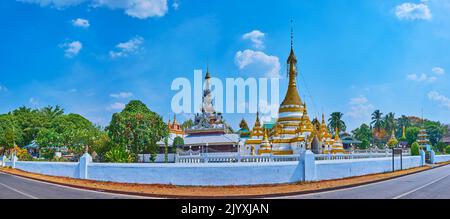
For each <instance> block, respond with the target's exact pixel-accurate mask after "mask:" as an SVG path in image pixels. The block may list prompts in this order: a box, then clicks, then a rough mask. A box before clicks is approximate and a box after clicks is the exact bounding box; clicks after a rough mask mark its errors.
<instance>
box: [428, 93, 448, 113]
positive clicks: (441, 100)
mask: <svg viewBox="0 0 450 219" xmlns="http://www.w3.org/2000/svg"><path fill="white" fill-rule="evenodd" d="M428 99H430V100H432V101H435V102H437V103H438V104H439V105H440V106H441V107H445V108H448V109H450V98H448V97H446V96H444V95H442V94H440V93H439V92H437V91H430V92H429V93H428Z"/></svg>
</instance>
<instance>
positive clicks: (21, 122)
mask: <svg viewBox="0 0 450 219" xmlns="http://www.w3.org/2000/svg"><path fill="white" fill-rule="evenodd" d="M11 114H12V115H13V116H14V119H15V121H16V122H17V124H18V126H19V127H20V129H21V131H22V138H23V144H24V145H28V144H30V143H31V142H32V141H33V140H35V139H36V137H37V134H38V133H39V130H40V129H42V128H44V127H45V126H44V125H46V124H48V121H46V120H45V119H44V117H43V115H42V114H41V113H40V112H39V111H38V110H32V109H30V108H27V107H20V108H18V109H16V110H14V111H12V113H11Z"/></svg>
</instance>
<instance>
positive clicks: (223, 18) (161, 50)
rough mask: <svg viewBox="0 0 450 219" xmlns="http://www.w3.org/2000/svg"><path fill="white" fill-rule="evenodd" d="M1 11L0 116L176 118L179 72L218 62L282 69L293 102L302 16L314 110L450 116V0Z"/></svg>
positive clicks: (219, 70)
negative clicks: (123, 112) (145, 113)
mask: <svg viewBox="0 0 450 219" xmlns="http://www.w3.org/2000/svg"><path fill="white" fill-rule="evenodd" d="M0 10H1V13H0V24H1V28H2V34H1V35H0V41H1V42H2V48H1V50H0V57H1V58H0V75H1V78H0V113H6V112H8V111H10V110H12V109H14V108H16V107H19V106H22V105H25V106H29V107H32V108H35V107H43V106H46V105H55V104H59V105H61V106H62V107H64V108H65V109H66V111H67V112H74V113H79V114H81V115H83V116H86V117H87V118H89V119H90V120H92V121H93V122H94V123H97V124H100V125H106V124H108V122H109V121H110V118H111V115H112V113H114V112H117V111H119V110H120V108H121V107H123V104H125V103H127V102H128V101H129V100H131V99H139V100H142V101H143V102H144V103H146V104H147V105H148V106H149V107H150V108H151V109H152V110H153V111H156V112H158V113H159V114H161V115H163V116H164V118H165V119H166V120H167V119H169V118H170V117H172V116H173V113H172V112H171V105H170V103H171V98H172V96H173V95H174V94H175V93H176V92H175V91H171V89H170V86H171V83H172V81H173V80H174V79H175V78H177V77H187V78H192V75H193V70H194V69H200V68H203V69H205V68H206V63H207V62H209V66H210V69H211V72H212V74H213V76H215V77H218V78H221V79H225V78H227V77H244V78H246V77H263V76H266V75H267V74H268V73H274V72H279V74H280V75H282V80H281V85H282V86H281V90H280V95H281V97H280V98H281V99H282V98H283V96H284V93H285V89H286V86H285V84H286V83H287V81H286V79H285V77H284V76H285V68H286V64H285V62H286V58H287V56H288V52H289V46H290V43H289V39H290V20H291V19H293V20H294V29H295V31H294V32H295V40H294V42H295V51H296V54H297V57H298V59H299V66H298V67H299V69H300V74H301V75H302V76H301V77H300V78H299V80H298V82H299V90H300V95H301V96H302V98H303V99H304V100H306V102H307V103H308V106H309V113H310V115H311V116H312V117H314V116H319V115H320V114H321V113H322V112H324V113H326V114H329V113H331V112H334V111H340V112H343V113H344V115H345V116H344V119H345V121H346V123H347V125H348V126H349V128H350V129H353V128H355V127H356V126H358V125H359V124H361V122H368V121H369V120H370V113H371V112H373V111H374V110H375V109H381V110H382V111H383V112H385V113H387V112H391V111H392V112H395V113H396V115H397V116H400V115H403V114H405V115H420V114H421V113H420V112H421V109H422V108H423V109H424V115H425V117H427V118H429V119H433V120H440V121H441V122H444V123H450V86H448V84H449V83H450V80H449V74H450V53H449V52H448V51H450V15H449V12H450V2H448V1H446V0H427V1H420V0H383V1H382V0H378V1H374V0H314V1H311V0H308V1H307V0H285V1H261V0H247V1H241V0H240V1H238V0H226V1H225V0H220V1H219V0H208V1H206V0H189V1H188V0H115V1H113V0H17V1H14V0H9V1H1V2H0ZM244 36H246V37H244ZM239 52H241V53H240V54H241V56H239V55H238V54H239ZM243 54H244V55H243ZM243 59H244V60H243ZM239 61H241V62H239ZM243 61H245V63H247V64H248V65H245V66H243V65H242V63H243ZM240 64H241V66H240ZM250 72H251V73H250ZM180 117H181V118H180V120H184V119H185V118H186V117H188V115H181V116H180ZM242 117H244V118H246V119H247V121H248V122H249V123H250V125H252V124H253V121H254V117H255V116H254V115H242V114H227V115H225V118H226V120H227V121H228V122H230V123H231V124H232V125H233V126H234V127H235V128H236V127H237V126H238V122H239V120H240V119H241V118H242Z"/></svg>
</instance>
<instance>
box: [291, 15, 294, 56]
mask: <svg viewBox="0 0 450 219" xmlns="http://www.w3.org/2000/svg"><path fill="white" fill-rule="evenodd" d="M293 23H294V20H292V19H291V50H293V48H294V25H293Z"/></svg>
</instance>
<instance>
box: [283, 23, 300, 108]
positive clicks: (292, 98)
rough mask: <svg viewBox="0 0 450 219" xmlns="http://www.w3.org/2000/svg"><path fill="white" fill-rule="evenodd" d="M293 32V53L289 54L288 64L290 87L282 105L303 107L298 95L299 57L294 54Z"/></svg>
mask: <svg viewBox="0 0 450 219" xmlns="http://www.w3.org/2000/svg"><path fill="white" fill-rule="evenodd" d="M293 38H294V37H293V31H292V30H291V52H290V54H289V58H288V60H287V64H288V66H289V70H288V76H289V85H288V90H287V93H286V97H285V98H284V101H283V103H282V104H281V105H297V106H298V105H301V104H302V101H301V99H300V95H298V90H297V82H296V79H297V69H296V66H297V57H295V54H294V44H293Z"/></svg>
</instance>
